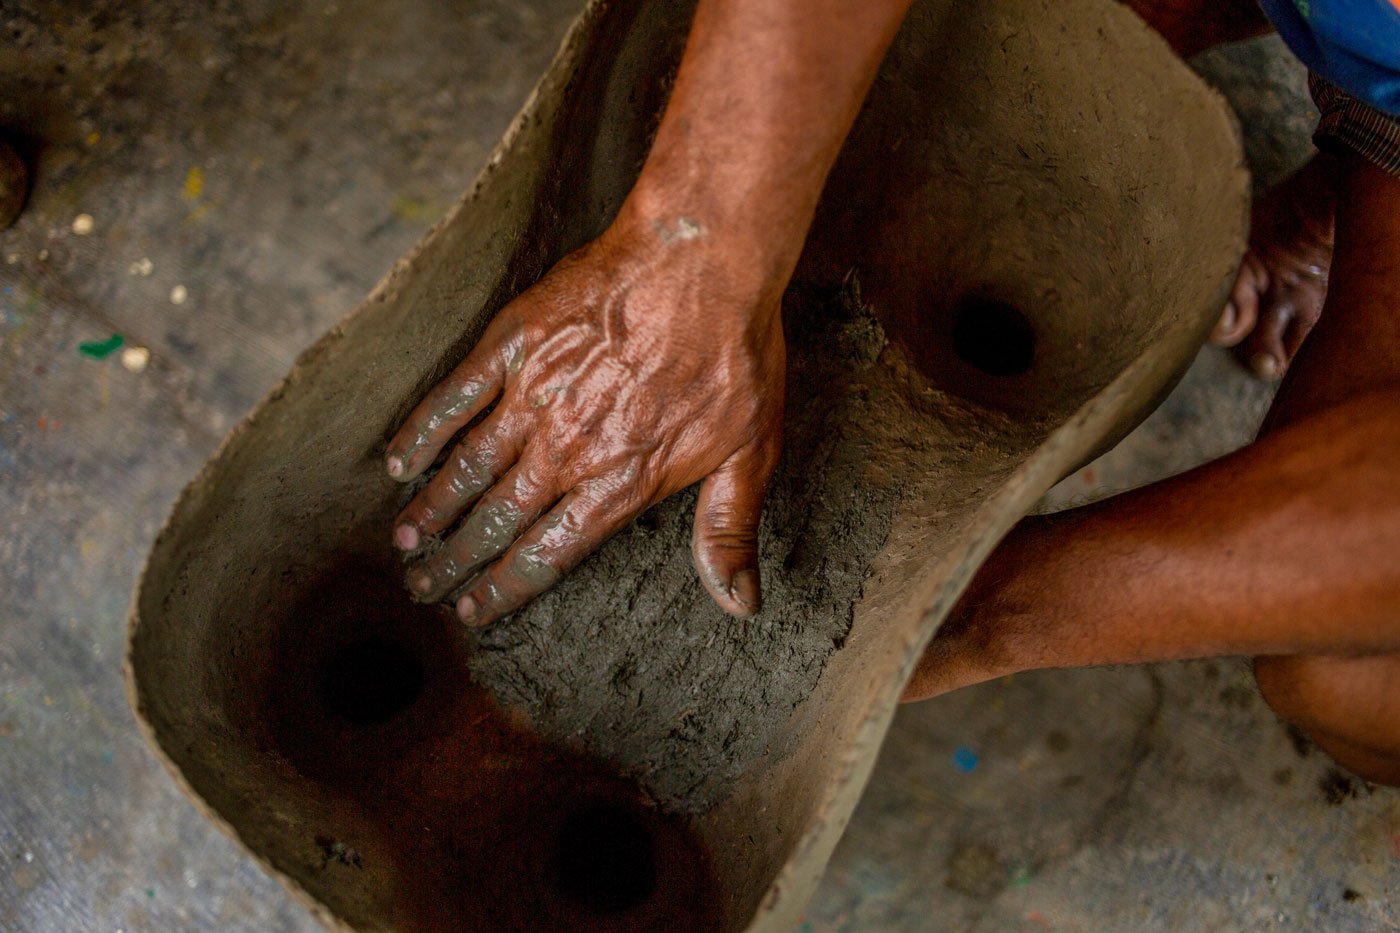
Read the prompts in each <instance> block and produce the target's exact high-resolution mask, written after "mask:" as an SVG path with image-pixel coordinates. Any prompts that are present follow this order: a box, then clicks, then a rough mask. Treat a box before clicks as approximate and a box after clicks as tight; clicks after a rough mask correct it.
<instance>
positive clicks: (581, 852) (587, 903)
mask: <svg viewBox="0 0 1400 933" xmlns="http://www.w3.org/2000/svg"><path fill="white" fill-rule="evenodd" d="M557 867H558V878H559V886H560V888H561V889H562V890H563V892H564V893H565V894H566V895H568V896H569V897H570V898H572V899H573V900H574V901H576V902H577V903H579V904H580V905H582V906H583V907H585V908H588V909H590V910H594V911H597V912H599V913H614V912H618V911H624V910H628V909H630V908H633V907H636V906H638V905H640V904H642V903H644V902H645V901H646V900H647V899H648V898H649V897H651V895H652V894H653V893H654V892H655V891H656V850H655V843H654V842H653V840H652V834H651V830H650V828H649V827H648V826H647V824H646V823H645V822H643V821H642V819H641V818H640V817H639V816H638V814H636V813H635V812H633V811H632V810H630V809H628V808H626V807H622V806H618V805H615V804H607V803H605V804H598V805H596V806H593V807H590V808H589V809H586V810H583V811H581V812H579V813H575V814H574V815H573V816H571V817H569V818H568V819H567V820H565V821H564V825H563V827H562V828H561V829H560V831H559V838H558V849H557Z"/></svg>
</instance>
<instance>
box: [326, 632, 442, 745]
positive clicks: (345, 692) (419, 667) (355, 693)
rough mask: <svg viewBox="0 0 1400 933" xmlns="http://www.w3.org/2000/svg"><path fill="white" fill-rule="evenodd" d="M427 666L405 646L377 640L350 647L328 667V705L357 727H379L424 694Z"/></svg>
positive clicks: (330, 662) (336, 654)
mask: <svg viewBox="0 0 1400 933" xmlns="http://www.w3.org/2000/svg"><path fill="white" fill-rule="evenodd" d="M424 680H425V677H424V672H423V664H422V662H421V661H419V660H418V659H417V658H416V657H414V656H413V655H412V654H410V653H409V651H408V650H407V649H405V648H404V647H403V645H400V644H397V643H395V642H391V641H386V640H384V639H380V638H373V639H369V640H367V641H361V642H355V643H354V644H350V645H346V646H345V647H344V648H341V649H340V650H339V651H338V652H336V653H335V654H334V655H332V656H331V659H330V661H329V662H328V663H327V664H326V667H325V675H324V677H323V679H322V686H323V689H324V690H325V696H326V704H327V705H328V706H329V707H330V708H331V710H332V711H333V712H335V713H336V714H337V715H339V716H341V717H343V718H344V719H346V720H347V721H349V722H351V723H353V724H354V725H357V726H377V725H379V724H380V723H385V722H388V721H389V720H390V719H393V718H394V716H396V715H398V714H399V713H401V712H403V711H404V710H406V709H407V708H408V707H409V706H410V705H412V703H413V701H414V700H416V699H418V694H420V693H422V691H423V682H424Z"/></svg>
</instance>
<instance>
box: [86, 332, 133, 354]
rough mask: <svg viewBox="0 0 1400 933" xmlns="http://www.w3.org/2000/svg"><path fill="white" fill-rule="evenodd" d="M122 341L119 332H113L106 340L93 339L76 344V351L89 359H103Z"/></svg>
mask: <svg viewBox="0 0 1400 933" xmlns="http://www.w3.org/2000/svg"><path fill="white" fill-rule="evenodd" d="M123 342H124V341H123V339H122V335H121V334H113V335H112V336H110V337H108V338H107V339H106V340H94V341H92V342H90V343H80V344H78V352H79V353H81V354H82V355H83V356H86V357H89V358H90V359H94V360H105V359H106V358H107V357H109V356H111V355H112V354H113V353H115V352H116V351H117V348H118V347H120V346H121V345H122V343H123Z"/></svg>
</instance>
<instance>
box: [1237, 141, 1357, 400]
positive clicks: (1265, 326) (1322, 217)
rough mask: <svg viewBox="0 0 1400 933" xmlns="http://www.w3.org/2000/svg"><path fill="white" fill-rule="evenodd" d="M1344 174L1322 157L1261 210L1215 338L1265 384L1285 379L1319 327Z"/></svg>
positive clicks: (1282, 187) (1291, 178)
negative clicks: (1232, 349) (1339, 179)
mask: <svg viewBox="0 0 1400 933" xmlns="http://www.w3.org/2000/svg"><path fill="white" fill-rule="evenodd" d="M1336 177H1337V175H1336V166H1335V164H1334V160H1333V159H1332V157H1330V156H1327V155H1319V156H1317V157H1315V158H1314V159H1313V160H1312V161H1311V162H1309V163H1308V164H1307V165H1305V166H1304V167H1303V168H1302V169H1300V170H1299V171H1297V172H1295V173H1294V174H1293V175H1291V176H1289V177H1288V178H1287V179H1285V180H1284V181H1283V182H1281V183H1280V184H1278V185H1277V186H1276V187H1274V188H1273V189H1272V190H1271V191H1269V192H1268V193H1267V194H1266V195H1264V197H1263V198H1261V199H1260V200H1259V202H1258V203H1257V204H1256V205H1255V207H1254V216H1253V223H1252V228H1251V233H1250V238H1249V252H1247V253H1246V254H1245V257H1244V263H1243V264H1242V265H1241V266H1240V272H1239V276H1238V278H1236V280H1235V287H1234V290H1233V291H1232V292H1231V293H1230V301H1229V302H1228V303H1227V304H1226V306H1225V310H1224V311H1223V312H1222V313H1221V315H1220V321H1219V322H1218V323H1217V324H1216V325H1215V330H1213V331H1212V332H1211V335H1210V339H1211V342H1212V343H1214V344H1216V345H1217V346H1222V347H1233V346H1236V345H1241V344H1242V345H1243V346H1242V356H1243V357H1244V359H1245V360H1246V361H1247V363H1248V365H1249V368H1250V369H1251V370H1252V371H1253V372H1254V374H1255V375H1256V376H1258V377H1259V378H1261V379H1277V378H1279V377H1281V376H1282V375H1283V373H1284V371H1285V370H1286V369H1287V368H1288V364H1289V363H1290V362H1292V360H1293V357H1294V355H1295V354H1296V353H1297V352H1298V348H1299V347H1300V346H1302V344H1303V338H1304V337H1306V336H1307V335H1308V331H1310V330H1312V327H1313V325H1314V324H1316V323H1317V319H1318V316H1319V315H1320V314H1321V313H1322V303H1323V301H1324V300H1325V299H1326V297H1327V270H1328V268H1329V267H1330V266H1331V264H1332V232H1333V216H1334V213H1335V206H1336V196H1337V192H1336Z"/></svg>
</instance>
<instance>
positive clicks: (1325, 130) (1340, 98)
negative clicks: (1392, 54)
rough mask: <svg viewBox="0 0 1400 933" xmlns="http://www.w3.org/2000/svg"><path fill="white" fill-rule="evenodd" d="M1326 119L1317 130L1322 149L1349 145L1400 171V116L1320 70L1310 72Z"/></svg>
mask: <svg viewBox="0 0 1400 933" xmlns="http://www.w3.org/2000/svg"><path fill="white" fill-rule="evenodd" d="M1308 90H1309V91H1311V92H1312V96H1313V100H1314V101H1315V102H1316V103H1317V109H1318V110H1320V111H1322V119H1321V120H1320V121H1319V122H1318V124H1317V130H1316V131H1315V132H1314V133H1313V141H1314V142H1315V143H1316V144H1317V147H1318V148H1319V149H1323V150H1329V151H1335V150H1336V149H1337V147H1338V146H1345V147H1346V148H1348V149H1351V150H1353V151H1355V152H1356V153H1358V154H1359V155H1361V156H1362V157H1363V158H1365V159H1367V160H1369V161H1371V162H1374V163H1375V164H1376V165H1378V166H1379V167H1380V168H1382V169H1384V170H1385V171H1387V172H1389V173H1390V174H1392V175H1400V117H1393V116H1391V115H1390V114H1388V113H1384V112H1382V111H1380V110H1377V109H1376V108H1375V107H1372V106H1370V105H1369V104H1366V103H1364V102H1362V101H1359V100H1357V99H1356V98H1355V97H1352V96H1351V95H1350V94H1348V93H1347V92H1346V91H1344V90H1342V89H1341V88H1339V87H1337V86H1336V85H1335V84H1332V83H1330V82H1329V81H1327V80H1326V79H1325V78H1319V77H1318V76H1317V75H1316V74H1312V73H1309V74H1308Z"/></svg>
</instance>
